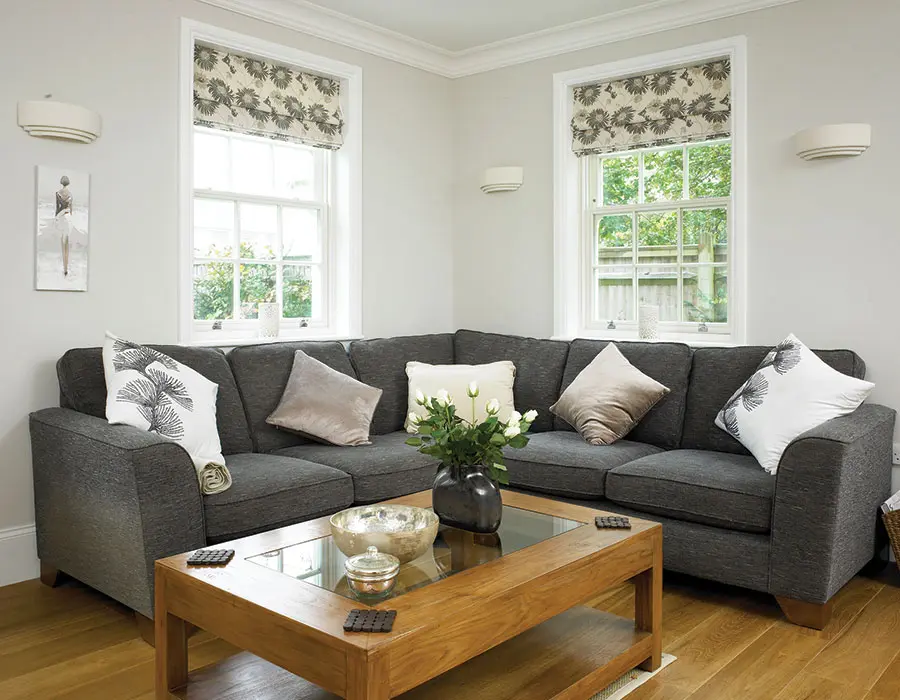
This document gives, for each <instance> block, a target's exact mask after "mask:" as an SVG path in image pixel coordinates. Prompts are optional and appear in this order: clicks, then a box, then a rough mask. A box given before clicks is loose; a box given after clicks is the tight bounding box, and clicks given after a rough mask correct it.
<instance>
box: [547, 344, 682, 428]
mask: <svg viewBox="0 0 900 700" xmlns="http://www.w3.org/2000/svg"><path fill="white" fill-rule="evenodd" d="M668 393H669V389H668V388H667V387H665V386H663V385H662V384H660V383H659V382H658V381H656V380H655V379H652V378H651V377H648V376H647V375H646V374H644V373H643V372H641V371H640V370H639V369H638V368H637V367H635V366H634V365H632V364H631V363H630V362H629V361H628V360H626V359H625V357H624V356H623V355H622V353H621V352H619V349H618V348H617V347H616V346H615V345H614V344H613V343H610V344H609V345H607V346H606V347H605V348H603V350H602V351H601V352H600V353H599V354H598V355H597V357H595V358H594V359H593V360H592V361H591V364H589V365H588V366H587V367H585V368H584V369H583V370H581V372H580V373H579V374H578V376H577V377H575V380H574V381H573V382H572V383H571V384H570V385H569V387H568V388H567V389H566V390H565V391H564V392H563V394H562V396H560V397H559V401H557V402H556V403H555V404H553V405H552V406H551V407H550V411H551V413H553V414H555V415H557V416H559V417H560V418H562V419H563V420H564V421H566V423H568V424H569V425H571V426H572V427H573V428H575V429H576V430H577V431H578V432H579V433H580V434H581V437H583V438H584V439H585V440H587V441H588V442H589V443H591V444H592V445H611V444H612V443H614V442H615V441H616V440H618V439H619V438H622V437H625V435H627V434H628V433H629V432H630V431H631V429H632V428H634V426H636V425H637V424H638V423H639V422H640V420H641V418H643V417H644V415H645V414H646V413H647V411H649V410H650V409H651V408H653V406H655V405H656V403H657V402H658V401H659V400H660V399H661V398H662V397H663V396H665V395H666V394H668Z"/></svg>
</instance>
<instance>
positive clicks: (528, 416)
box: [523, 408, 538, 423]
mask: <svg viewBox="0 0 900 700" xmlns="http://www.w3.org/2000/svg"><path fill="white" fill-rule="evenodd" d="M537 417H538V412H537V411H535V410H534V409H533V408H532V409H531V410H530V411H526V413H525V415H524V416H523V418H524V419H525V422H526V423H534V419H535V418H537Z"/></svg>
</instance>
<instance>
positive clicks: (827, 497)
mask: <svg viewBox="0 0 900 700" xmlns="http://www.w3.org/2000/svg"><path fill="white" fill-rule="evenodd" d="M895 417H896V412H895V411H894V410H893V409H890V408H886V407H885V406H878V405H875V404H863V405H862V406H860V407H859V408H858V409H856V410H855V411H854V412H853V413H852V414H850V415H849V416H843V417H841V418H835V419H833V420H830V421H828V422H826V423H823V424H822V425H820V426H818V427H817V428H813V429H812V430H810V431H808V432H806V433H804V434H803V435H801V436H800V437H799V438H797V439H796V440H795V441H794V442H793V443H791V445H790V446H789V447H788V449H787V451H786V452H785V453H784V455H783V456H782V458H781V464H780V465H779V467H778V474H777V480H776V484H775V509H774V513H773V516H772V571H771V576H770V581H769V589H770V592H771V593H774V594H775V595H785V596H789V597H791V598H799V599H800V600H806V601H810V602H813V603H824V602H825V601H827V600H828V599H829V598H831V596H833V595H834V594H835V593H836V592H837V591H838V590H840V588H841V587H842V586H843V585H844V584H845V583H847V581H849V580H850V579H851V578H852V577H853V576H854V575H855V574H856V573H857V572H858V571H859V570H860V568H861V567H862V566H863V565H864V564H865V563H866V562H867V561H869V560H870V559H871V558H872V556H873V555H874V554H875V543H876V525H877V522H878V518H879V511H878V507H879V505H881V503H882V502H883V501H884V500H885V499H886V498H887V497H888V496H889V495H890V492H891V442H892V440H893V437H894V420H895Z"/></svg>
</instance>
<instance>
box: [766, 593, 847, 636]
mask: <svg viewBox="0 0 900 700" xmlns="http://www.w3.org/2000/svg"><path fill="white" fill-rule="evenodd" d="M775 600H777V601H778V605H779V606H781V611H782V612H783V613H784V616H785V617H786V618H787V619H788V621H790V622H793V623H794V624H795V625H800V626H801V627H811V628H812V629H814V630H820V629H824V628H825V625H827V624H828V621H829V620H830V619H831V605H832V600H833V599H832V600H829V601H828V602H827V603H807V602H806V601H805V600H796V599H795V598H787V597H785V596H780V595H779V596H775Z"/></svg>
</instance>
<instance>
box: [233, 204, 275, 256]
mask: <svg viewBox="0 0 900 700" xmlns="http://www.w3.org/2000/svg"><path fill="white" fill-rule="evenodd" d="M277 254H278V207H276V206H275V205H274V204H241V257H242V258H256V259H266V260H268V259H271V258H274V257H275V256H276V255H277Z"/></svg>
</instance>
